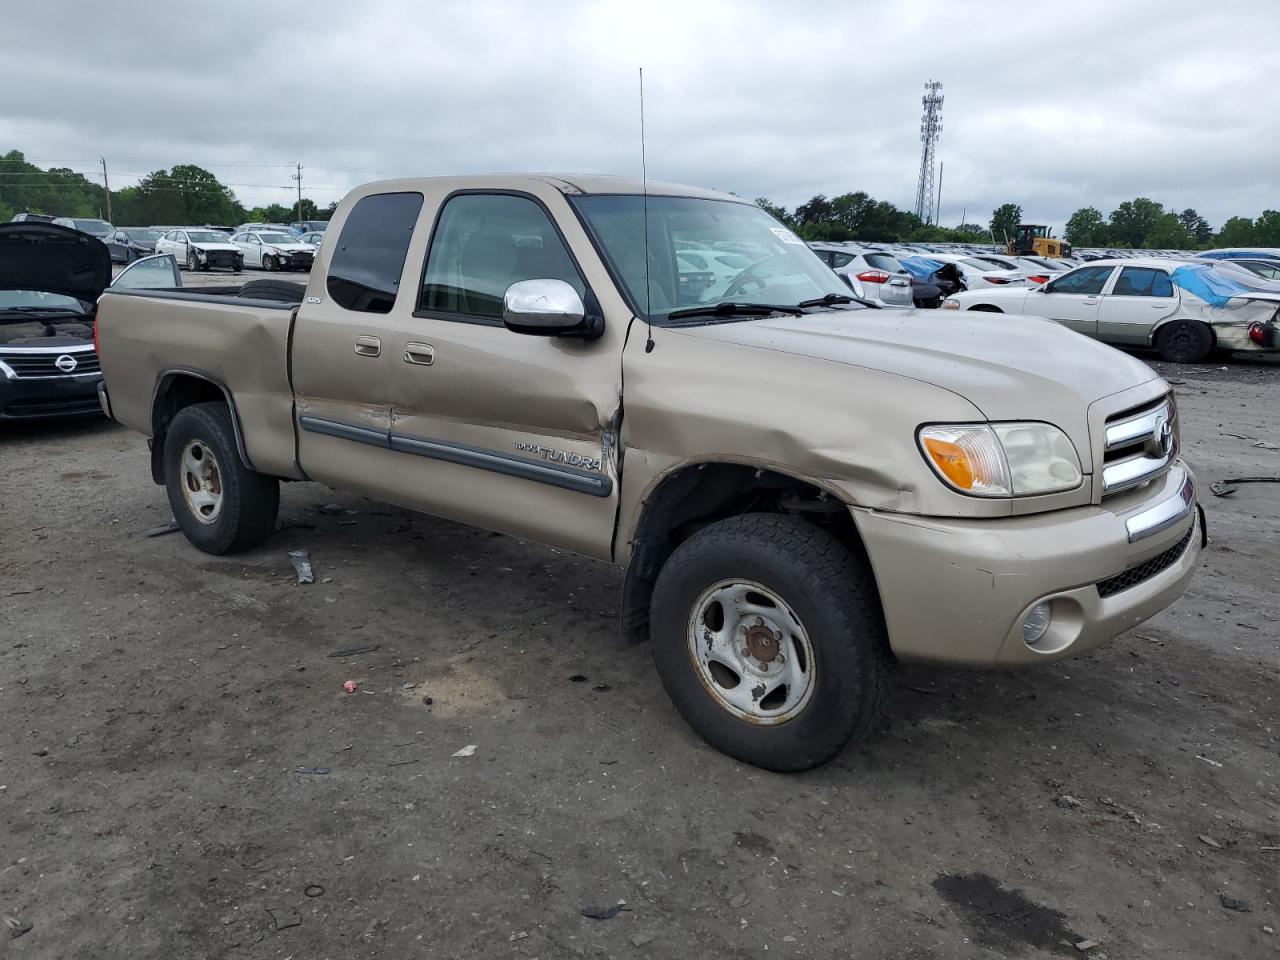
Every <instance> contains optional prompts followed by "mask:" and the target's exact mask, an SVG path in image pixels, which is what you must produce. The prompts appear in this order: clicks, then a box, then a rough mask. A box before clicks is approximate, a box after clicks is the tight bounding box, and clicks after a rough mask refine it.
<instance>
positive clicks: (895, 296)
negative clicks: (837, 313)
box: [811, 243, 913, 307]
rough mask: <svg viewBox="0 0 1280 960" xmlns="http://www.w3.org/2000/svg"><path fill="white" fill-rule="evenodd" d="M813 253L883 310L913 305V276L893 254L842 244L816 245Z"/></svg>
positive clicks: (854, 290) (860, 295)
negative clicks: (883, 308)
mask: <svg viewBox="0 0 1280 960" xmlns="http://www.w3.org/2000/svg"><path fill="white" fill-rule="evenodd" d="M811 246H812V249H813V252H814V253H816V254H817V255H818V257H819V259H821V260H822V262H823V263H825V264H826V265H827V266H829V267H830V268H831V269H832V270H834V271H835V272H836V273H837V274H839V276H840V277H841V279H843V280H844V282H845V283H847V284H848V285H849V288H850V289H851V290H853V292H854V294H855V295H857V296H859V297H861V298H862V299H863V300H870V301H871V302H872V303H875V304H878V305H880V306H882V307H910V306H913V300H912V297H911V274H910V273H908V272H907V270H906V268H905V267H903V266H902V264H901V263H899V262H898V258H897V257H895V256H894V255H893V254H891V253H881V252H879V251H876V250H863V249H861V248H859V247H845V246H840V245H839V244H827V243H818V244H812V245H811Z"/></svg>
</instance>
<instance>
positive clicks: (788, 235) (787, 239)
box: [769, 227, 804, 247]
mask: <svg viewBox="0 0 1280 960" xmlns="http://www.w3.org/2000/svg"><path fill="white" fill-rule="evenodd" d="M769 229H770V230H772V231H773V235H774V236H775V237H777V238H778V239H779V240H781V241H782V242H783V243H798V244H799V245H800V246H802V247H803V246H804V241H803V240H801V239H800V238H799V237H797V236H796V235H795V234H794V233H792V232H791V231H790V230H788V229H787V228H786V227H770V228H769Z"/></svg>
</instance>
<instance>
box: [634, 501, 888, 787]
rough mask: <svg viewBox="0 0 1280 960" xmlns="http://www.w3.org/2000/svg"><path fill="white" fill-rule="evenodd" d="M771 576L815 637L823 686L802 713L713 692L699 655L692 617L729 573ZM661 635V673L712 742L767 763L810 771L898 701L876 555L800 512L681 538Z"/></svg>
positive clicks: (662, 587)
mask: <svg viewBox="0 0 1280 960" xmlns="http://www.w3.org/2000/svg"><path fill="white" fill-rule="evenodd" d="M728 579H743V580H747V581H754V582H755V583H757V584H759V585H761V586H764V587H767V588H768V589H769V590H771V591H773V592H775V593H776V594H777V595H778V596H779V597H781V598H785V603H786V605H787V606H788V607H790V608H791V610H792V612H793V613H794V614H795V616H796V617H797V618H798V620H799V622H800V623H801V625H802V626H803V628H804V631H805V632H806V633H807V634H809V638H810V642H811V644H812V648H813V668H814V674H813V680H812V682H813V683H814V684H815V686H814V688H813V693H812V694H811V696H810V699H809V701H808V703H807V704H805V705H804V706H803V707H802V708H801V709H800V712H799V713H797V714H796V715H795V716H793V717H791V718H790V719H787V720H785V721H783V722H781V723H776V724H773V725H763V724H759V723H754V722H750V721H748V720H745V719H741V718H739V717H738V716H736V715H735V714H733V713H731V712H730V711H729V710H728V709H727V708H725V707H724V706H722V705H721V704H719V703H718V702H717V701H716V700H714V699H713V698H712V696H711V694H710V693H709V692H708V688H707V687H706V686H705V685H704V681H703V679H702V677H701V675H700V670H701V667H698V666H695V664H694V662H693V658H692V657H691V655H690V644H689V634H688V630H689V620H690V618H691V616H692V615H693V614H694V610H695V607H696V605H697V603H698V599H699V598H700V597H701V596H702V594H703V593H704V591H706V590H707V589H708V588H710V587H712V586H713V585H715V584H718V583H720V582H721V581H723V580H728ZM650 623H651V626H650V640H651V642H652V646H653V655H654V661H655V663H656V665H657V669H658V674H659V676H661V678H662V684H663V686H664V687H665V688H666V690H667V695H668V696H670V697H671V700H672V702H673V703H674V704H675V707H676V709H677V710H678V711H679V712H680V715H681V716H682V717H684V719H685V721H686V722H687V723H688V724H689V725H690V726H691V727H692V728H693V729H694V730H695V731H696V732H697V733H698V734H699V735H700V736H701V737H702V738H703V739H704V740H706V741H707V742H708V743H709V744H711V745H712V746H713V747H715V748H716V749H718V750H720V751H722V752H724V753H727V754H728V755H729V756H731V757H735V758H737V759H739V760H742V761H744V762H746V763H750V764H753V765H754V766H757V767H763V768H765V769H766V770H776V771H780V772H792V771H797V770H807V769H809V768H811V767H816V766H818V765H819V764H822V763H825V762H826V761H827V760H830V759H831V758H832V757H834V756H835V755H836V754H837V753H839V752H840V751H841V750H842V749H843V748H844V746H845V745H846V744H848V743H849V742H850V741H851V740H854V739H860V738H862V737H865V736H866V735H867V734H868V733H869V732H871V730H872V729H874V728H875V726H876V725H877V724H878V723H879V721H880V719H881V717H882V716H883V715H884V711H885V709H886V707H887V706H888V701H889V689H890V682H891V678H892V673H893V656H892V654H891V653H890V651H889V642H888V635H887V631H886V629H885V625H884V617H883V614H882V612H881V608H880V598H879V595H878V593H877V590H876V586H875V579H874V577H873V575H872V572H871V569H870V566H869V565H868V563H867V561H866V559H865V558H864V557H862V556H860V555H858V554H855V553H854V552H853V551H851V550H849V549H848V548H847V547H845V546H844V544H842V543H840V541H838V540H837V539H836V538H835V537H833V536H832V535H831V534H829V533H827V532H826V531H825V530H822V529H820V528H819V527H817V526H814V525H813V524H811V523H808V522H806V521H804V520H801V519H799V518H798V517H791V516H782V515H777V514H746V515H743V516H739V517H732V518H730V519H728V520H722V521H719V522H718V523H714V524H711V525H710V526H707V527H705V528H703V529H702V530H700V531H699V532H698V533H696V534H694V535H693V536H692V537H690V538H689V539H688V540H686V541H685V542H684V543H682V544H681V545H680V546H679V547H678V548H677V549H676V551H675V553H673V554H672V555H671V557H670V559H668V561H667V562H666V564H665V566H663V568H662V570H661V572H660V573H659V575H658V581H657V583H656V584H655V586H654V593H653V605H652V609H651V618H650Z"/></svg>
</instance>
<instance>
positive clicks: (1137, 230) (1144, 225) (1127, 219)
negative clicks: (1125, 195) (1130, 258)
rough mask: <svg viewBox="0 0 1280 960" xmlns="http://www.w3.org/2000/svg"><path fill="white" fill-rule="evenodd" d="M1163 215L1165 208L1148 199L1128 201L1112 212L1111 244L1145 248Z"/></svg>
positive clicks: (1139, 198) (1141, 198) (1140, 198)
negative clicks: (1150, 234) (1149, 236)
mask: <svg viewBox="0 0 1280 960" xmlns="http://www.w3.org/2000/svg"><path fill="white" fill-rule="evenodd" d="M1163 213H1164V207H1162V206H1161V205H1160V204H1158V203H1156V202H1155V201H1154V200H1148V199H1147V198H1146V197H1138V198H1137V199H1136V200H1126V201H1125V202H1124V203H1122V204H1120V206H1118V207H1116V208H1115V209H1114V210H1112V211H1111V226H1110V230H1109V231H1108V232H1109V234H1110V242H1111V243H1114V244H1116V245H1117V246H1122V247H1141V246H1143V245H1144V244H1146V242H1147V234H1149V233H1150V232H1151V230H1152V228H1153V227H1155V225H1156V220H1157V219H1159V217H1160V215H1161V214H1163Z"/></svg>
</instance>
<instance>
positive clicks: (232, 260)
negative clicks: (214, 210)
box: [156, 227, 244, 272]
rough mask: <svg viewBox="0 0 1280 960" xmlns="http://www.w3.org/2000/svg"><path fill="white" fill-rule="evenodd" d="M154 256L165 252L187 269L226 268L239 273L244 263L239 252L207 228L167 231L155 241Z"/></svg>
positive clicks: (224, 235)
mask: <svg viewBox="0 0 1280 960" xmlns="http://www.w3.org/2000/svg"><path fill="white" fill-rule="evenodd" d="M156 253H167V254H170V255H172V256H173V258H174V259H175V260H177V261H178V264H179V265H180V266H183V267H186V268H187V269H188V270H192V271H194V270H208V269H210V268H211V267H226V268H228V269H229V270H232V271H235V272H239V270H240V267H241V266H242V265H243V263H244V257H242V256H241V255H240V249H239V248H238V247H237V246H236V245H235V244H233V243H232V242H231V241H230V240H229V239H228V238H227V235H226V234H225V233H220V232H219V231H217V230H209V229H207V228H186V227H184V228H181V229H178V230H169V231H168V232H166V233H165V234H164V235H163V236H162V237H161V238H160V239H159V240H157V241H156Z"/></svg>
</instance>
